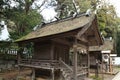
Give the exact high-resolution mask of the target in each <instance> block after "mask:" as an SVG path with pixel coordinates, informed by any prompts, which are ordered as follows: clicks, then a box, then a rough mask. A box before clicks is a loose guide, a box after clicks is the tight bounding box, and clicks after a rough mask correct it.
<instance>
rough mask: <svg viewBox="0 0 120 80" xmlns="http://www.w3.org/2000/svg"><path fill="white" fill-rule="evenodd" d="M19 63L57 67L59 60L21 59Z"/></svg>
mask: <svg viewBox="0 0 120 80" xmlns="http://www.w3.org/2000/svg"><path fill="white" fill-rule="evenodd" d="M19 65H23V66H24V65H29V66H38V67H49V68H57V67H58V66H59V62H58V61H57V60H37V59H22V60H21V61H20V64H19Z"/></svg>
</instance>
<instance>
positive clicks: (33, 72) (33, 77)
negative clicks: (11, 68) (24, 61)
mask: <svg viewBox="0 0 120 80" xmlns="http://www.w3.org/2000/svg"><path fill="white" fill-rule="evenodd" d="M32 80H35V69H34V68H32Z"/></svg>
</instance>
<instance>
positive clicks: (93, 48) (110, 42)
mask: <svg viewBox="0 0 120 80" xmlns="http://www.w3.org/2000/svg"><path fill="white" fill-rule="evenodd" d="M105 50H111V51H112V50H114V41H113V40H105V41H104V44H103V45H101V46H91V47H89V51H105Z"/></svg>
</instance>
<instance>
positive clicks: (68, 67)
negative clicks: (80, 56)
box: [59, 59, 73, 72]
mask: <svg viewBox="0 0 120 80" xmlns="http://www.w3.org/2000/svg"><path fill="white" fill-rule="evenodd" d="M59 61H60V64H61V65H63V66H64V67H65V68H67V69H69V70H70V71H71V72H73V69H72V68H71V67H70V66H69V65H67V64H66V63H65V62H64V61H62V60H61V59H60V60H59Z"/></svg>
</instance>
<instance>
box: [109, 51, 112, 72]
mask: <svg viewBox="0 0 120 80" xmlns="http://www.w3.org/2000/svg"><path fill="white" fill-rule="evenodd" d="M110 54H111V53H109V72H112V70H111V60H110V59H111V57H110Z"/></svg>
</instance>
